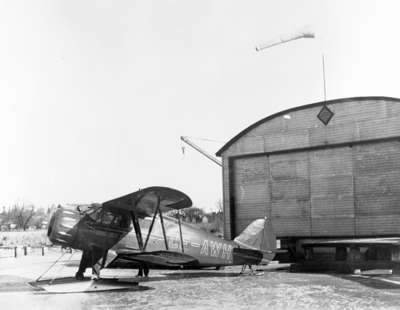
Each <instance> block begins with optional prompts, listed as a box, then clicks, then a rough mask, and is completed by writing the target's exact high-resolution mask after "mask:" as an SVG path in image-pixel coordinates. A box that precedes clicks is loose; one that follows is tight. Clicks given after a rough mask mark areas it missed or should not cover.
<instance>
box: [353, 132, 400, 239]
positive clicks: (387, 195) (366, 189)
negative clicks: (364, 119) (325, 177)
mask: <svg viewBox="0 0 400 310" xmlns="http://www.w3.org/2000/svg"><path fill="white" fill-rule="evenodd" d="M354 166H355V167H354V168H355V169H354V171H355V173H354V174H355V195H356V214H357V221H356V231H357V234H359V235H371V234H374V235H385V234H391V235H393V234H400V142H399V141H397V140H396V141H390V142H382V143H379V144H376V143H375V144H365V145H359V146H355V147H354Z"/></svg>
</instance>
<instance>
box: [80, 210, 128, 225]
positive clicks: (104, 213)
mask: <svg viewBox="0 0 400 310" xmlns="http://www.w3.org/2000/svg"><path fill="white" fill-rule="evenodd" d="M86 214H87V216H88V217H89V218H90V219H91V220H92V221H94V222H96V223H97V224H100V225H104V226H110V227H113V228H129V227H130V225H131V220H130V217H129V216H128V215H127V214H120V213H116V212H114V211H112V210H104V209H102V208H99V209H96V210H90V211H89V212H87V213H86Z"/></svg>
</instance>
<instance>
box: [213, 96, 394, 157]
mask: <svg viewBox="0 0 400 310" xmlns="http://www.w3.org/2000/svg"><path fill="white" fill-rule="evenodd" d="M371 100H387V101H396V102H398V103H400V99H399V98H395V97H386V96H365V97H349V98H340V99H333V100H328V101H320V102H315V103H311V104H306V105H302V106H297V107H293V108H290V109H287V110H283V111H280V112H278V113H275V114H272V115H269V116H267V117H265V118H263V119H261V120H259V121H258V122H255V123H254V124H252V125H250V126H249V127H247V128H245V129H244V130H242V131H241V132H239V133H238V134H237V135H236V136H234V137H233V138H232V139H230V140H229V141H228V142H227V143H226V144H225V145H224V146H223V147H222V148H221V149H220V150H218V152H217V153H216V155H217V156H222V154H223V153H224V152H225V151H226V150H227V149H228V148H229V147H230V146H231V145H232V144H234V143H235V142H236V141H238V140H239V139H240V138H241V137H242V136H244V135H245V134H247V133H249V132H250V131H251V130H253V129H254V128H256V127H258V126H259V125H261V124H263V123H265V122H268V121H270V120H272V119H274V118H276V117H279V116H282V115H285V114H289V113H292V112H295V111H299V110H305V109H309V108H314V107H318V106H321V107H322V106H323V105H324V104H326V105H333V104H338V103H345V102H352V101H358V102H360V101H371Z"/></svg>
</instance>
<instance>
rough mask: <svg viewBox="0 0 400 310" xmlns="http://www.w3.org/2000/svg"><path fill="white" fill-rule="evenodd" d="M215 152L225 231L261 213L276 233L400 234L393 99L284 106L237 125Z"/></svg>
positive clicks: (399, 112)
mask: <svg viewBox="0 0 400 310" xmlns="http://www.w3.org/2000/svg"><path fill="white" fill-rule="evenodd" d="M217 156H220V157H222V164H223V204H224V217H225V218H224V234H225V238H229V239H231V238H233V237H234V236H236V235H238V234H239V233H240V232H241V231H242V230H243V229H244V227H246V225H247V224H249V223H250V222H251V221H252V220H254V219H256V218H260V217H264V216H269V217H271V219H272V224H273V226H274V229H275V232H276V234H277V237H278V238H280V239H281V240H283V239H288V238H289V239H290V238H292V239H296V238H297V239H299V238H310V237H312V238H314V237H315V238H321V237H323V238H326V237H355V236H357V237H371V236H400V99H397V98H390V97H354V98H344V99H337V100H331V101H326V102H325V101H324V102H318V103H313V104H308V105H304V106H299V107H295V108H292V109H289V110H285V111H282V112H279V113H276V114H274V115H271V116H268V117H266V118H264V119H262V120H260V121H258V122H256V123H254V124H253V125H251V126H249V127H248V128H246V129H244V130H243V131H242V132H240V133H239V134H237V135H236V136H235V137H233V138H232V139H231V140H230V141H229V142H228V143H226V144H225V145H224V146H223V147H222V148H221V149H220V150H219V151H218V152H217Z"/></svg>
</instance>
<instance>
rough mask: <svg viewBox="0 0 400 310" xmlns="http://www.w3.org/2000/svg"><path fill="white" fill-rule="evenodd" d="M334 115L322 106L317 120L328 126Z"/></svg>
mask: <svg viewBox="0 0 400 310" xmlns="http://www.w3.org/2000/svg"><path fill="white" fill-rule="evenodd" d="M333 115H335V113H333V112H332V111H331V110H330V109H329V108H328V107H327V106H326V105H324V106H323V107H322V109H321V111H319V113H318V119H319V120H320V121H321V122H323V123H324V125H325V126H326V125H328V123H329V121H330V120H331V118H332V117H333Z"/></svg>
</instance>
